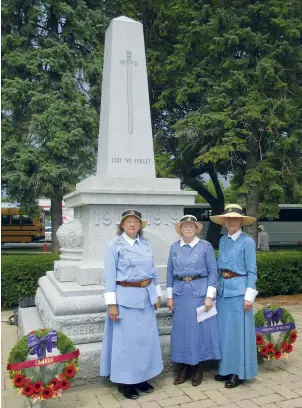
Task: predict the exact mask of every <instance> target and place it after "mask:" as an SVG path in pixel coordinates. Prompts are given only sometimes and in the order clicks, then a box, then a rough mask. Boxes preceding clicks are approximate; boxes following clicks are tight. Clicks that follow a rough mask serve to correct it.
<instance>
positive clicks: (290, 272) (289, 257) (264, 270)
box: [257, 251, 302, 296]
mask: <svg viewBox="0 0 302 408" xmlns="http://www.w3.org/2000/svg"><path fill="white" fill-rule="evenodd" d="M257 267H258V280H257V290H258V292H259V295H262V296H275V295H292V294H294V293H301V292H302V252H301V251H280V252H259V253H257Z"/></svg>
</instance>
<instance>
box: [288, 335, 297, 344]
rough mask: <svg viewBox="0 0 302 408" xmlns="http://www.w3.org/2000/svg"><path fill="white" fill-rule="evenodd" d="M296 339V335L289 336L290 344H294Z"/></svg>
mask: <svg viewBox="0 0 302 408" xmlns="http://www.w3.org/2000/svg"><path fill="white" fill-rule="evenodd" d="M297 337H298V335H297V333H292V334H291V335H290V336H289V340H290V341H291V342H292V343H294V342H295V341H296V340H297Z"/></svg>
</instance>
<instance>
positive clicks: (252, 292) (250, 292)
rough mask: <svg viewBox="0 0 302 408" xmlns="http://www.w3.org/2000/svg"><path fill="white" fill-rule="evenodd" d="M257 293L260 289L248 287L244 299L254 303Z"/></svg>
mask: <svg viewBox="0 0 302 408" xmlns="http://www.w3.org/2000/svg"><path fill="white" fill-rule="evenodd" d="M257 295H258V291H257V290H256V289H252V288H246V291H245V295H244V300H247V301H249V302H252V303H254V301H255V299H256V296H257Z"/></svg>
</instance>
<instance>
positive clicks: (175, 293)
mask: <svg viewBox="0 0 302 408" xmlns="http://www.w3.org/2000/svg"><path fill="white" fill-rule="evenodd" d="M175 229H176V232H177V233H178V234H179V235H181V236H182V238H181V240H179V241H177V242H175V243H174V244H172V246H171V249H170V254H169V260H168V266H167V298H168V307H169V309H170V310H171V311H172V312H174V314H173V324H172V333H171V360H172V361H173V362H175V363H181V371H180V374H179V375H178V376H177V378H176V379H175V381H174V384H175V385H178V384H182V383H184V382H185V381H187V380H188V379H189V378H192V385H193V386H197V385H199V384H201V382H202V374H203V364H202V362H203V361H206V360H218V359H219V358H220V350H219V339H218V327H217V316H212V317H210V318H208V319H206V320H204V321H202V322H200V323H198V322H197V312H196V308H198V307H200V306H203V305H204V306H205V310H206V311H209V310H210V309H211V307H212V305H213V298H214V297H215V294H216V284H217V278H218V275H217V264H216V258H215V254H214V250H213V247H212V245H211V244H210V243H209V242H207V241H203V240H200V239H199V238H198V237H197V234H199V233H200V231H201V229H202V225H201V224H199V223H198V222H197V219H196V217H194V216H193V215H185V216H184V217H182V218H181V220H180V222H178V223H177V224H176V225H175Z"/></svg>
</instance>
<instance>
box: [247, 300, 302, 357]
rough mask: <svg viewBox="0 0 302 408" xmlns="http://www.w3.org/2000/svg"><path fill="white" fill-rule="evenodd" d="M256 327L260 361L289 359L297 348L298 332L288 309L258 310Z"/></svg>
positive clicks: (271, 308) (266, 308)
mask: <svg viewBox="0 0 302 408" xmlns="http://www.w3.org/2000/svg"><path fill="white" fill-rule="evenodd" d="M255 326H256V345H257V350H258V357H259V359H265V360H279V359H280V358H285V359H286V358H288V355H289V354H290V353H291V352H292V351H293V349H294V347H295V341H296V339H297V337H298V332H297V330H296V325H295V320H294V318H293V316H292V315H291V314H290V313H289V312H288V311H287V310H286V309H284V308H280V307H278V306H266V307H264V308H262V309H260V310H258V312H257V313H256V314H255ZM273 333H275V334H276V335H273Z"/></svg>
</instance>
